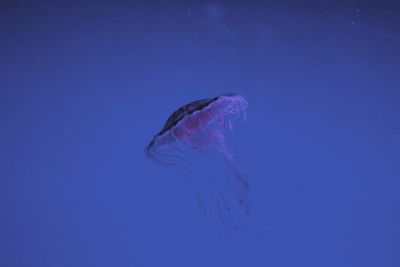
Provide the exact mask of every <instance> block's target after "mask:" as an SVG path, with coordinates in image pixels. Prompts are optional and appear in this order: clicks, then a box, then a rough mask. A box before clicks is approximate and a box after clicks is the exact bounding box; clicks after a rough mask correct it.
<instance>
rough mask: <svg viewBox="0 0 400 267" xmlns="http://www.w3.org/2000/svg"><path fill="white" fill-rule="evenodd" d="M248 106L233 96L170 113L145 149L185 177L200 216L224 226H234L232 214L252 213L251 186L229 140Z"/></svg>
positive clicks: (184, 107)
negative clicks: (195, 199) (236, 159)
mask: <svg viewBox="0 0 400 267" xmlns="http://www.w3.org/2000/svg"><path fill="white" fill-rule="evenodd" d="M247 106H248V103H247V101H246V100H245V99H244V98H243V97H242V96H240V95H238V94H233V93H230V94H224V95H220V96H217V97H214V98H209V99H202V100H197V101H193V102H191V103H189V104H187V105H185V106H182V107H180V108H179V109H177V110H176V111H175V112H173V113H172V114H171V115H170V116H169V118H168V119H167V121H166V123H165V125H164V127H163V128H162V129H161V131H160V132H159V133H158V134H156V135H155V136H154V138H153V139H152V140H151V142H150V143H149V145H148V146H147V147H146V149H145V153H146V155H147V157H148V158H149V159H151V160H152V161H154V162H155V163H157V164H160V165H163V166H168V167H171V168H173V169H175V170H177V171H178V172H180V173H181V174H183V176H184V177H186V178H187V179H188V181H189V182H190V184H191V185H192V187H193V189H194V191H195V192H196V195H197V199H198V203H199V206H200V207H201V210H203V211H204V212H206V213H207V214H215V215H217V217H218V218H219V220H220V221H222V222H223V223H228V221H232V220H233V219H232V218H233V217H234V216H233V214H234V213H235V214H249V213H250V204H249V198H248V195H249V188H250V186H249V181H248V179H247V178H246V177H244V176H243V175H242V174H241V171H240V170H239V167H238V166H237V164H236V162H235V156H236V153H234V152H233V150H231V149H230V147H229V145H228V143H229V142H228V140H227V139H228V136H229V134H228V132H233V129H234V126H235V122H236V121H237V119H238V118H239V117H243V119H244V120H245V119H246V109H247ZM216 170H217V171H216ZM233 209H237V210H236V211H235V212H233Z"/></svg>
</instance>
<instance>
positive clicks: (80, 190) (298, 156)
mask: <svg viewBox="0 0 400 267" xmlns="http://www.w3.org/2000/svg"><path fill="white" fill-rule="evenodd" d="M33 2H34V3H33ZM117 2H118V3H117ZM266 2H268V3H264V4H250V3H249V2H246V1H243V3H240V2H237V1H234V2H233V1H216V2H209V3H206V2H204V3H199V2H197V3H195V2H190V1H181V2H170V1H165V2H163V3H157V2H148V1H131V2H130V3H129V2H121V1H109V2H107V1H104V2H100V1H79V2H71V1H9V2H5V1H2V2H1V4H0V266H1V267H20V266H21V267H22V266H38V267H47V266H74V267H76V266H232V267H233V266H307V267H310V266H363V267H366V266H385V267H386V266H387V267H389V266H400V194H399V191H400V164H399V163H400V123H399V118H400V95H399V90H400V75H399V74H400V71H399V70H400V17H399V15H398V13H399V11H400V9H399V7H398V6H396V5H395V3H396V1H393V2H381V1H376V2H377V3H376V4H375V5H368V4H365V3H364V2H365V1H358V2H357V1H308V0H305V1H266ZM226 92H237V93H240V94H242V95H243V96H244V97H246V98H247V100H248V102H249V108H248V113H247V122H246V123H245V124H243V123H242V124H241V125H240V126H238V128H240V129H241V130H240V133H241V134H242V136H241V138H240V140H241V141H240V149H241V150H240V158H241V162H242V163H241V167H242V168H243V169H246V172H247V173H248V174H249V175H250V176H251V179H252V180H253V181H254V183H255V184H256V185H257V188H256V189H257V192H258V194H259V196H261V197H262V199H263V203H264V206H263V209H262V210H263V212H264V217H265V221H260V222H258V224H257V226H255V227H259V228H260V229H253V230H255V231H258V230H259V231H260V232H262V235H261V236H254V235H252V234H248V235H246V234H239V233H226V232H223V231H220V230H218V229H219V228H218V226H215V225H213V224H212V223H210V220H206V219H205V218H204V216H202V214H201V212H199V209H198V206H197V204H196V197H195V195H194V193H193V190H192V189H191V187H190V185H189V184H188V183H186V182H185V180H184V179H182V177H180V176H179V175H178V174H176V173H174V172H173V171H171V170H169V169H164V168H162V167H159V166H157V165H155V164H153V163H152V162H150V161H149V160H148V159H147V158H146V157H145V156H144V153H143V149H144V147H145V146H146V145H147V143H148V142H149V141H150V139H151V138H152V136H153V135H154V134H155V133H156V132H158V131H159V130H160V128H161V127H162V125H163V123H164V121H165V120H166V118H167V117H168V115H169V114H170V113H171V112H172V111H173V110H174V109H176V108H178V107H179V106H181V105H183V104H185V103H188V102H190V101H192V100H196V99H201V98H207V97H214V96H216V95H218V94H221V93H226Z"/></svg>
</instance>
